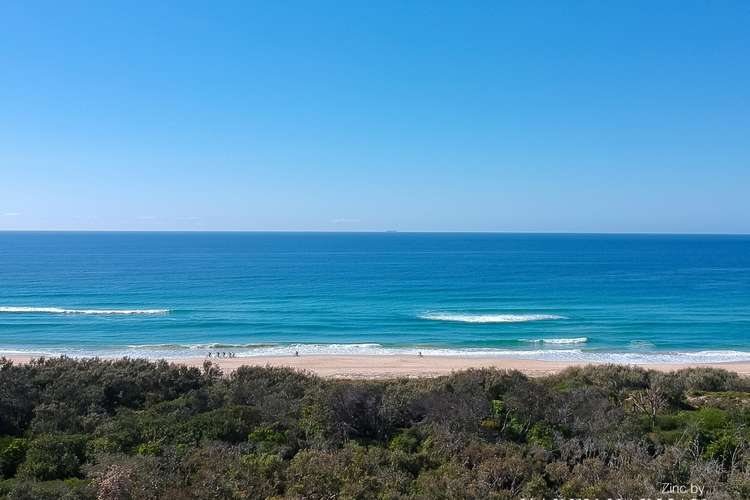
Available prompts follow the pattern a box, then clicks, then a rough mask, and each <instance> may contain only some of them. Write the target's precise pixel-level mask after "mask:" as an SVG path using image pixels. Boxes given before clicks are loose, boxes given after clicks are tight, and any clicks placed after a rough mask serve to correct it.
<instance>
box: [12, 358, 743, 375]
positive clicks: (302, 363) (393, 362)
mask: <svg viewBox="0 0 750 500" xmlns="http://www.w3.org/2000/svg"><path fill="white" fill-rule="evenodd" d="M8 358H9V359H12V360H13V361H14V362H17V363H26V362H28V361H29V360H30V359H31V356H8ZM170 361H171V362H174V363H181V364H185V365H188V366H202V365H203V363H204V362H205V361H207V359H200V358H186V359H173V360H170ZM210 361H211V362H213V363H214V364H216V365H218V366H219V367H221V368H222V370H224V372H225V373H229V372H231V371H232V370H235V369H236V368H238V367H240V366H242V365H252V366H285V367H291V368H295V369H298V370H304V371H309V372H312V373H316V374H318V375H320V376H323V377H332V378H395V377H434V376H437V375H447V374H450V373H451V372H454V371H457V370H466V369H468V368H483V367H494V368H499V369H509V370H519V371H522V372H524V373H526V374H528V375H531V376H542V375H548V374H551V373H556V372H559V371H561V370H564V369H565V368H568V367H570V366H581V365H582V363H567V362H557V361H534V360H523V359H508V358H467V357H448V356H425V357H423V358H420V357H417V356H330V355H329V356H300V357H293V356H268V357H265V356H263V357H261V356H258V357H246V358H230V359H216V358H213V359H211V360H210ZM641 366H642V367H643V368H647V369H652V370H660V371H674V370H680V369H683V368H688V367H713V368H722V369H725V370H730V371H734V372H737V373H739V374H741V375H750V362H741V363H713V364H661V365H656V364H647V365H641Z"/></svg>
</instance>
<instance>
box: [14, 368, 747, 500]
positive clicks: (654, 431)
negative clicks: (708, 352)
mask: <svg viewBox="0 0 750 500" xmlns="http://www.w3.org/2000/svg"><path fill="white" fill-rule="evenodd" d="M749 426H750V381H749V380H748V379H745V378H742V377H740V376H738V375H736V374H733V373H730V372H726V371H721V370H715V369H685V370H682V371H679V372H675V373H659V372H655V371H647V370H644V369H640V368H632V367H623V366H596V367H586V368H572V369H568V370H566V371H564V372H562V373H560V374H558V375H553V376H547V377H542V378H529V377H527V376H525V375H523V374H521V373H519V372H514V371H511V372H506V371H498V370H489V369H487V370H469V371H464V372H458V373H455V374H454V375H451V376H446V377H439V378H431V379H397V380H385V381H384V380H356V381H348V380H327V379H321V378H319V377H315V376H312V375H306V374H301V373H298V372H295V371H293V370H290V369H281V368H257V367H243V368H240V369H238V370H236V371H234V372H233V373H231V374H228V375H225V374H223V373H222V372H221V371H220V370H219V369H217V368H216V367H215V366H213V365H211V364H210V363H206V364H205V365H204V367H203V369H198V368H188V367H184V366H177V365H170V364H168V363H166V362H156V363H154V362H148V361H144V360H117V361H104V360H94V359H90V360H73V359H67V358H58V359H40V360H36V361H33V362H31V363H29V364H23V365H18V364H13V363H12V362H10V361H7V360H0V495H4V496H7V497H8V498H13V499H46V498H68V499H75V498H81V499H89V498H90V499H108V500H111V499H150V498H173V499H175V498H176V499H181V498H185V499H189V498H200V499H207V498H252V499H255V498H300V499H302V498H305V499H332V498H361V499H366V498H394V499H395V498H423V499H434V498H451V499H460V498H498V499H504V498H523V497H527V498H530V497H536V498H541V497H546V498H552V497H555V496H557V497H565V498H569V497H576V498H577V497H587V498H597V497H598V498H608V497H612V498H618V497H637V498H640V497H649V496H650V497H660V496H662V497H663V496H665V495H663V494H662V492H663V491H665V490H664V489H665V488H667V487H672V486H675V485H676V486H687V487H689V486H690V485H694V486H699V487H700V488H702V490H701V491H702V492H703V493H702V494H703V495H704V496H705V497H706V498H711V499H725V498H726V499H736V498H750V449H749V446H748V442H749V440H750V430H749V429H748V427H749ZM673 491H674V490H673ZM695 496H696V495H695V494H685V495H684V497H685V498H692V497H695ZM670 497H672V498H681V496H680V494H679V493H673V494H671V495H670Z"/></svg>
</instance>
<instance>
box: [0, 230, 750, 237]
mask: <svg viewBox="0 0 750 500" xmlns="http://www.w3.org/2000/svg"><path fill="white" fill-rule="evenodd" d="M0 233H154V234H157V233H196V234H198V233H290V234H291V233H297V234H300V233H302V234H508V235H512V234H522V235H534V234H537V235H623V236H626V235H632V236H750V232H747V233H723V232H669V231H665V232H661V231H642V232H639V231H481V230H443V231H435V230H406V231H402V230H397V229H381V230H360V231H358V230H333V229H0Z"/></svg>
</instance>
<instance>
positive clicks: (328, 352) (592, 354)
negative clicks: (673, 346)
mask: <svg viewBox="0 0 750 500" xmlns="http://www.w3.org/2000/svg"><path fill="white" fill-rule="evenodd" d="M235 345H236V346H238V347H233V346H235ZM241 345H242V344H186V345H181V344H152V345H137V346H128V347H120V348H117V347H112V348H102V349H93V350H92V349H81V348H62V347H55V348H49V347H48V348H43V349H39V350H34V349H31V348H29V349H19V348H13V347H10V346H9V347H7V348H3V347H0V356H2V355H11V356H12V355H28V356H53V357H54V356H60V355H65V356H69V357H73V358H90V357H101V358H120V357H123V356H128V357H131V358H146V359H173V360H177V359H185V358H204V357H206V356H207V352H206V351H207V350H210V349H212V348H213V349H221V350H231V352H234V353H235V355H236V356H237V357H238V358H252V357H263V356H294V354H295V352H297V353H299V355H300V356H409V357H411V356H414V357H416V356H418V355H419V354H420V353H421V354H422V355H423V356H427V357H429V356H441V357H442V356H448V357H450V356H452V357H462V358H498V359H501V358H505V359H524V360H539V361H559V362H569V363H613V364H643V365H648V364H701V363H727V362H739V361H750V352H748V351H730V350H725V351H671V352H667V351H664V352H632V351H630V352H628V351H618V352H603V351H587V350H583V349H571V348H568V349H543V348H539V349H492V348H448V347H445V348H441V347H434V346H423V347H419V346H412V347H394V346H384V345H382V344H375V343H367V344H244V346H245V347H239V346H241ZM209 346H210V347H209ZM219 346H221V347H219ZM229 346H232V347H229Z"/></svg>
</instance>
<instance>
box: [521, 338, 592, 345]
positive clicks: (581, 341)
mask: <svg viewBox="0 0 750 500" xmlns="http://www.w3.org/2000/svg"><path fill="white" fill-rule="evenodd" d="M588 341H589V339H588V337H575V338H570V339H564V338H563V339H529V340H527V339H524V340H521V342H532V343H539V344H585V343H586V342H588Z"/></svg>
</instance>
